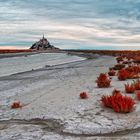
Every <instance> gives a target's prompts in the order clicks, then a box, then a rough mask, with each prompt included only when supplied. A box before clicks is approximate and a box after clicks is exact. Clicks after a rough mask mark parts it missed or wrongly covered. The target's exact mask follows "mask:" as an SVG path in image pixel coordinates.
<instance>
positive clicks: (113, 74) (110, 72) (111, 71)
mask: <svg viewBox="0 0 140 140" xmlns="http://www.w3.org/2000/svg"><path fill="white" fill-rule="evenodd" d="M115 74H116V72H115V71H114V70H110V71H109V72H108V75H109V76H115Z"/></svg>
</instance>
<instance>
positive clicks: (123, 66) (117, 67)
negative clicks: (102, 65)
mask: <svg viewBox="0 0 140 140" xmlns="http://www.w3.org/2000/svg"><path fill="white" fill-rule="evenodd" d="M123 68H125V65H124V64H120V63H118V64H116V65H115V66H114V68H113V69H114V70H121V69H123Z"/></svg>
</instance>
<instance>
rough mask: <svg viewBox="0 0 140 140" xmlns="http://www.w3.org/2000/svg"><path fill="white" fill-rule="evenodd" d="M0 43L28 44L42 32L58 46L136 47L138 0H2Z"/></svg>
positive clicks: (139, 30)
mask: <svg viewBox="0 0 140 140" xmlns="http://www.w3.org/2000/svg"><path fill="white" fill-rule="evenodd" d="M0 31H1V32H0V46H17V47H21V48H22V47H27V48H28V47H29V46H30V45H31V44H32V43H33V42H35V41H37V40H38V39H39V38H40V37H41V36H42V34H43V33H44V34H45V35H46V37H47V38H48V39H49V40H50V42H52V43H53V44H54V45H58V47H61V48H75V49H76V48H85V49H86V48H88V49H89V48H90V49H92V48H93V49H101V48H106V49H122V48H123V49H127V48H128V49H130V48H131V46H132V47H133V48H131V49H138V47H139V45H140V40H139V38H140V0H135V1H134V0H116V1H114V0H86V1H85V0H65V1H64V0H59V1H58V0H36V1H33V0H24V1H19V0H14V1H13V0H1V1H0Z"/></svg>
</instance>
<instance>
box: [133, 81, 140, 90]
mask: <svg viewBox="0 0 140 140" xmlns="http://www.w3.org/2000/svg"><path fill="white" fill-rule="evenodd" d="M134 87H135V90H140V80H137V81H134Z"/></svg>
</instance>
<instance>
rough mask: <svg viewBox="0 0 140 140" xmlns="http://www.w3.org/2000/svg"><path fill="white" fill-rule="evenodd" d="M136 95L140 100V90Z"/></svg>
mask: <svg viewBox="0 0 140 140" xmlns="http://www.w3.org/2000/svg"><path fill="white" fill-rule="evenodd" d="M136 97H137V99H138V100H140V91H137V92H136Z"/></svg>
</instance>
